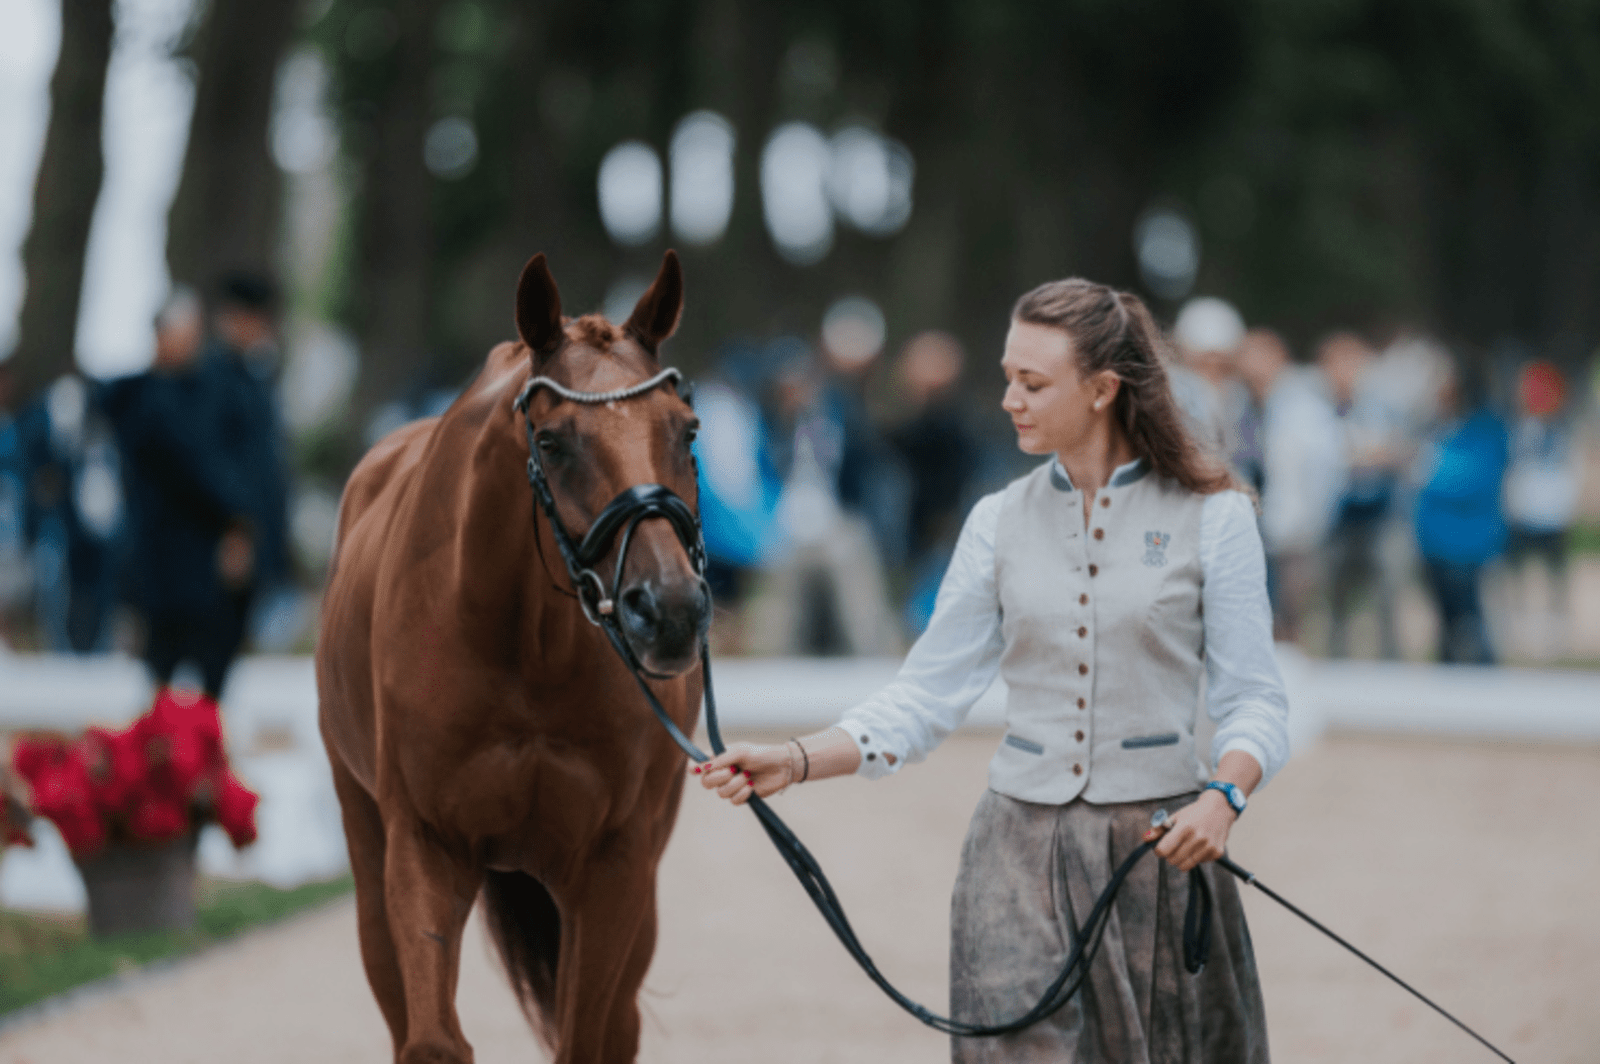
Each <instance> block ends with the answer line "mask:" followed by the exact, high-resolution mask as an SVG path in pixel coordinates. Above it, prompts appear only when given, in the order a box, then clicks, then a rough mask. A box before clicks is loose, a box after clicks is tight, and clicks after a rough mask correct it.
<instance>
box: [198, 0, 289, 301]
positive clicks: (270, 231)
mask: <svg viewBox="0 0 1600 1064" xmlns="http://www.w3.org/2000/svg"><path fill="white" fill-rule="evenodd" d="M299 8H300V4H299V3H298V2H297V0H265V2H263V0H209V2H206V3H205V4H204V14H203V16H202V21H201V23H200V29H199V33H198V35H197V36H196V38H195V41H194V44H193V48H192V52H191V54H192V56H193V58H194V62H195V67H196V83H195V97H194V116H193V118H192V119H191V120H190V123H189V141H188V147H187V148H186V150H185V153H184V160H183V174H182V177H181V178H180V180H179V182H178V191H177V194H176V196H175V197H174V198H173V201H172V210H171V213H170V214H169V215H168V221H167V265H168V268H169V269H170V270H171V272H172V276H173V278H174V279H176V280H178V281H183V282H186V283H189V284H192V285H195V286H197V287H204V286H208V285H210V284H211V283H212V282H213V281H214V279H215V278H216V277H217V275H218V274H220V273H221V272H223V271H224V270H228V269H236V268H239V269H250V270H255V271H258V272H266V273H270V272H272V268H273V266H274V265H275V264H276V262H277V257H278V245H279V209H280V204H281V199H282V188H283V179H282V175H281V174H280V173H279V171H278V167H277V166H276V165H275V164H274V162H273V158H272V152H271V149H270V146H269V143H268V129H269V125H270V123H271V120H272V104H273V87H274V84H275V81H276V77H277V73H278V66H279V63H280V62H281V61H282V59H283V54H284V50H285V48H287V47H288V44H289V41H290V39H291V37H292V36H293V33H294V29H295V16H296V12H297V11H298V10H299Z"/></svg>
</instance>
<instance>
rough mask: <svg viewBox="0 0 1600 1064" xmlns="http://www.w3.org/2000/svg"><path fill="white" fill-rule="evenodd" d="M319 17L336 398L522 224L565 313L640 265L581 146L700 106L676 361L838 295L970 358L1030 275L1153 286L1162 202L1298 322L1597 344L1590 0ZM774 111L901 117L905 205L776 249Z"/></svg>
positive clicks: (504, 303)
mask: <svg viewBox="0 0 1600 1064" xmlns="http://www.w3.org/2000/svg"><path fill="white" fill-rule="evenodd" d="M405 5H410V6H405ZM323 24H324V25H325V26H336V27H337V28H336V29H335V30H332V31H329V32H327V33H324V34H323V40H324V47H325V48H327V49H328V53H329V55H330V58H331V60H332V62H333V63H334V66H335V68H336V70H337V72H338V78H339V81H340V83H341V85H342V86H343V92H342V94H341V102H340V107H341V110H342V112H343V114H344V116H345V123H346V129H347V131H348V132H349V134H350V135H349V136H347V140H346V143H347V150H348V153H349V156H350V158H352V159H353V160H354V161H356V163H357V169H358V171H359V172H360V174H361V175H363V176H362V179H361V181H360V182H359V188H358V191H357V200H358V202H359V204H360V206H359V211H360V217H361V219H362V226H361V229H362V232H363V233H365V234H367V235H366V236H365V237H363V243H362V244H361V248H362V250H361V252H360V253H359V254H358V255H357V256H356V257H355V259H354V260H353V262H352V268H351V274H352V277H351V284H350V286H349V297H350V299H349V302H348V306H349V307H350V313H349V315H348V317H349V319H350V320H351V321H352V322H353V323H355V324H357V326H358V328H359V330H360V333H361V336H362V338H363V367H364V368H363V384H362V386H361V389H362V390H361V395H362V396H363V398H362V399H361V400H360V401H359V402H358V410H365V409H369V408H370V406H371V404H372V403H374V402H377V401H381V399H383V398H386V397H389V396H391V395H393V394H394V393H395V392H396V391H397V390H398V389H400V388H402V387H405V386H407V385H408V384H410V385H414V384H415V383H416V382H418V381H421V380H428V381H430V382H437V383H444V382H448V381H452V380H460V379H461V378H462V377H463V376H464V374H465V373H467V372H469V371H470V369H471V367H474V366H476V365H478V364H479V362H480V361H481V359H482V357H483V352H484V351H485V349H486V348H487V347H488V346H489V344H491V343H492V342H494V341H496V340H499V339H504V338H507V337H509V336H510V335H511V327H510V320H509V310H508V308H509V302H510V292H511V289H512V285H513V284H514V278H515V276H516V271H517V269H518V268H519V267H520V266H521V264H522V262H523V261H524V260H525V259H526V258H527V256H528V255H529V254H531V253H532V252H534V251H540V250H542V251H545V252H547V253H548V254H549V255H550V257H551V262H552V266H553V268H554V270H555V272H556V274H557V276H558V278H559V279H560V281H561V284H562V289H563V295H564V296H566V297H567V298H568V309H569V310H570V311H572V312H574V313H581V312H582V311H584V310H588V309H592V308H593V307H595V306H596V305H597V304H598V303H599V302H600V300H601V297H602V295H603V293H605V291H606V290H607V288H608V287H609V286H611V285H612V284H613V283H615V282H617V281H618V280H619V279H623V278H626V277H629V276H640V277H646V278H647V277H648V276H649V275H650V274H651V273H652V272H653V270H654V268H655V264H656V262H657V261H658V260H659V256H660V254H661V251H662V249H663V248H664V247H666V246H668V245H669V244H674V243H677V241H675V240H674V238H673V237H672V235H671V230H670V227H669V226H668V225H667V224H666V222H665V221H664V223H663V227H662V231H661V233H660V235H659V236H657V237H656V238H655V239H653V240H652V241H650V242H649V243H647V244H646V245H645V246H642V247H637V248H633V247H630V248H623V247H618V246H616V245H614V244H613V243H612V242H611V241H610V240H609V239H608V238H607V237H606V235H605V232H604V230H603V228H602V226H601V224H600V220H599V216H598V210H597V203H596V173H597V168H598V165H599V162H600V159H601V158H602V156H603V155H604V154H605V152H606V151H607V150H608V149H609V148H611V147H612V146H613V145H615V144H616V143H618V142H619V141H621V140H624V139H640V140H643V141H645V142H646V143H648V144H650V145H651V146H652V147H654V148H655V149H656V150H657V151H658V152H660V153H661V154H662V156H663V161H664V162H667V161H668V160H667V159H666V155H667V148H668V145H669V142H670V138H671V135H672V131H673V129H674V127H675V125H676V124H677V122H678V121H679V120H680V119H681V118H682V117H683V116H684V115H686V114H687V113H689V112H691V111H693V110H696V109H699V108H709V109H712V110H715V111H717V112H719V113H721V114H722V115H724V116H725V117H727V118H728V119H729V121H730V122H731V124H732V125H733V127H734V129H735V134H736V137H737V149H736V155H735V200H734V206H733V214H732V217H731V219H730V222H729V225H728V229H727V231H726V233H725V235H724V236H723V237H722V238H721V240H720V241H719V242H717V243H716V244H714V245H712V246H710V247H704V248H696V247H687V248H685V247H680V251H681V252H683V254H684V257H685V264H686V267H687V272H688V283H689V300H688V303H687V307H686V312H685V317H684V321H683V325H682V328H681V330H680V333H679V337H678V339H677V340H676V341H675V343H674V348H673V354H672V357H673V358H674V359H675V360H677V361H678V362H679V363H680V364H685V365H687V366H689V367H690V368H691V369H701V368H704V367H705V366H707V365H708V364H709V362H710V361H711V360H712V359H713V358H714V356H715V352H714V346H715V345H716V344H718V343H720V342H721V341H723V340H724V339H726V338H729V337H731V336H736V335H740V334H744V335H751V336H755V337H765V336H770V335H773V334H774V333H776V332H779V331H796V332H800V333H802V334H812V333H814V331H815V329H816V327H817V323H818V320H819V319H820V316H821V313H822V311H823V309H824V307H825V306H826V305H827V303H828V302H829V301H830V300H832V299H833V298H836V297H837V296H839V295H842V294H845V293H847V292H861V293H864V294H867V295H870V296H872V297H873V298H875V299H877V300H878V301H879V302H880V303H881V304H882V305H883V306H884V308H885V310H886V311H887V313H888V319H889V322H890V336H889V343H890V346H891V347H893V346H895V345H897V344H898V343H899V342H900V340H901V339H903V338H904V337H905V336H907V335H908V334H909V333H911V332H913V331H915V330H917V329H920V328H924V327H928V326H941V327H944V328H948V329H951V330H953V331H955V332H956V333H957V335H959V336H960V337H961V338H962V340H963V341H964V342H965V343H966V344H967V345H968V347H969V348H970V349H972V350H973V351H974V352H975V353H976V354H977V355H978V357H977V358H975V359H974V364H975V366H977V367H980V368H978V369H977V370H976V372H977V373H979V374H992V373H994V372H995V370H994V369H993V367H992V362H993V359H992V358H991V357H989V356H991V355H992V354H993V353H995V352H996V351H998V348H999V345H1000V342H1001V338H1002V336H1003V332H1004V329H1005V324H1006V314H1007V311H1008V309H1009V306H1010V304H1011V301H1012V300H1013V299H1014V298H1015V297H1016V295H1017V294H1018V293H1019V292H1021V291H1023V290H1024V289H1026V288H1028V287H1030V286H1031V285H1034V284H1037V283H1039V282H1040V281H1043V280H1046V279H1048V278H1051V277H1059V276H1065V275H1069V274H1080V275H1084V276H1089V277H1093V278H1095V279H1097V280H1102V281H1105V282H1108V283H1111V284H1115V285H1118V286H1121V287H1128V288H1133V289H1136V290H1144V283H1143V281H1142V279H1141V275H1140V271H1139V266H1138V262H1137V257H1136V255H1135V251H1134V246H1133V243H1134V240H1133V231H1134V228H1135V225H1136V223H1137V222H1138V220H1139V218H1140V217H1141V216H1142V215H1143V214H1144V213H1145V212H1146V211H1148V210H1150V209H1152V208H1153V207H1156V206H1165V207H1168V208H1171V209H1173V210H1176V211H1177V212H1178V213H1180V214H1182V215H1184V216H1186V217H1188V218H1190V219H1192V220H1193V222H1194V223H1195V225H1196V226H1197V229H1198V233H1199V237H1200V241H1201V252H1202V254H1201V266H1200V272H1199V276H1198V279H1197V284H1196V287H1195V291H1196V292H1198V293H1207V294H1219V295H1224V296H1227V297H1229V298H1231V299H1233V300H1235V301H1236V302H1237V303H1239V304H1240V306H1241V308H1242V309H1243V310H1244V311H1245V313H1246V315H1247V317H1249V318H1250V320H1252V321H1262V322H1270V323H1273V324H1276V325H1278V326H1280V327H1281V328H1283V329H1284V330H1285V331H1286V332H1287V333H1288V334H1289V336H1290V338H1291V339H1292V340H1293V341H1294V342H1296V343H1297V344H1298V345H1300V346H1302V347H1304V346H1306V345H1308V344H1309V343H1310V342H1311V341H1312V340H1313V339H1315V337H1316V336H1317V335H1318V334H1319V333H1321V332H1322V331H1324V330H1327V329H1330V328H1333V327H1335V326H1355V327H1358V328H1363V327H1364V328H1368V329H1371V330H1374V331H1381V330H1383V329H1386V328H1389V327H1392V326H1397V325H1401V324H1412V325H1418V326H1422V327H1426V328H1432V329H1435V330H1437V331H1439V332H1440V333H1442V334H1443V335H1444V336H1446V338H1448V339H1450V340H1452V341H1454V342H1456V343H1457V344H1458V345H1461V346H1464V347H1470V348H1475V349H1486V348H1488V347H1489V346H1491V345H1493V344H1495V343H1497V342H1499V341H1500V340H1502V339H1506V338H1515V339H1518V340H1520V341H1521V342H1523V343H1526V344H1529V345H1534V346H1538V347H1541V348H1544V349H1555V348H1559V349H1561V350H1569V351H1572V352H1579V351H1583V352H1587V351H1590V350H1592V349H1593V346H1594V344H1595V342H1596V340H1597V339H1600V306H1597V305H1596V301H1595V300H1594V299H1593V298H1592V293H1593V292H1594V291H1596V290H1600V173H1597V170H1600V0H1524V2H1521V3H1518V4H1515V5H1509V6H1507V5H1483V4H1479V5H1462V4H1458V3H1454V2H1451V0H1347V2H1341V3H1336V4H1335V3H1311V4H1296V5H1282V4H1272V3H1269V2H1267V0H1067V2H1064V3H1061V4H1057V5H1053V6H1046V7H1040V6H1039V5H1037V4H1031V3H1024V2H1023V0H926V2H923V3H908V2H906V0H805V2H801V0H767V2H763V3H760V4H757V3H753V2H752V0H606V2H596V3H588V4H581V5H552V4H537V5H529V4H522V3H517V2H514V0H437V2H434V3H427V2H425V0H333V4H332V8H331V11H330V15H329V16H328V17H327V18H325V19H324V20H323ZM430 26H431V29H429V28H428V27H430ZM374 42H376V43H374ZM385 42H387V43H385ZM405 42H410V43H405ZM402 68H403V69H404V70H405V71H407V73H406V74H405V75H404V76H403V77H402V76H401V74H400V71H401V70H402ZM446 117H454V118H457V119H459V120H461V121H462V122H464V123H466V124H467V125H469V126H470V128H471V129H472V130H473V131H474V133H475V135H476V155H475V159H474V162H473V163H472V164H470V165H467V166H466V167H464V168H463V169H461V170H460V171H459V172H451V173H438V174H434V175H430V174H428V173H427V171H426V169H425V168H424V167H422V165H421V163H420V149H419V147H418V145H419V144H420V143H421V142H422V141H423V140H425V138H426V131H427V129H428V128H430V126H431V123H433V122H434V121H437V120H438V119H441V118H446ZM791 120H801V121H806V122H811V123H813V124H815V125H817V126H818V127H819V128H820V129H821V130H822V131H823V132H824V133H830V132H832V131H833V130H835V129H837V128H839V127H840V126H841V125H842V124H844V123H846V122H863V123H865V124H867V125H869V126H871V127H875V128H877V129H879V130H881V131H882V132H884V133H885V134H887V135H888V136H891V137H893V138H895V139H897V140H899V141H901V142H903V143H904V144H906V145H907V146H908V147H909V148H910V150H911V152H912V154H913V156H914V158H915V160H916V167H917V170H916V181H915V187H914V199H915V209H914V211H913V214H912V216H911V220H910V223H909V225H908V226H907V227H906V228H905V229H904V230H903V231H902V232H901V233H899V234H898V235H896V236H894V237H892V238H888V239H884V238H878V237H872V236H868V235H865V234H862V233H859V232H856V231H854V230H851V229H849V228H848V227H846V226H840V227H838V229H837V231H836V234H835V242H834V246H833V249H832V251H831V252H830V253H829V255H828V257H827V258H826V259H825V260H824V261H823V262H822V263H820V264H818V265H815V266H809V267H797V266H794V265H791V264H789V263H787V262H785V261H784V260H783V259H782V258H781V257H780V256H779V255H778V254H777V253H776V250H775V248H774V247H773V244H772V241H771V239H770V237H769V236H768V234H767V231H766V227H765V224H764V220H763V212H762V202H761V192H760V180H759V174H760V160H761V153H762V149H763V147H764V146H765V144H766V141H767V138H768V137H769V135H770V134H771V132H772V131H773V130H774V129H775V128H776V127H777V126H778V125H779V124H781V123H783V122H786V121H791ZM402 144H404V145H405V146H404V147H402V146H401V145H402ZM669 193H670V174H669ZM1146 294H1149V293H1148V292H1147V293H1146ZM1152 302H1153V303H1154V305H1155V306H1156V309H1157V310H1158V312H1159V313H1162V314H1165V315H1170V314H1171V313H1172V312H1173V311H1174V310H1175V309H1176V306H1175V303H1173V302H1167V301H1163V300H1162V299H1159V298H1154V297H1152ZM380 306H381V307H386V308H388V309H386V310H383V311H382V312H380V311H379V308H380Z"/></svg>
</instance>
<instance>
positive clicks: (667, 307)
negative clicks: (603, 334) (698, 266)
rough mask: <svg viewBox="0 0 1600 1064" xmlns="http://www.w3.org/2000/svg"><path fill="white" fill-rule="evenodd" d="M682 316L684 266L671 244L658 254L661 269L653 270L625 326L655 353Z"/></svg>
mask: <svg viewBox="0 0 1600 1064" xmlns="http://www.w3.org/2000/svg"><path fill="white" fill-rule="evenodd" d="M682 316H683V266H682V265H681V264H680V263H679V262H678V253H677V252H676V251H673V250H672V249H671V248H668V249H667V253H666V254H665V255H664V256H662V258H661V270H660V272H658V273H657V274H656V279H655V283H654V284H652V285H651V286H650V290H649V291H647V292H645V294H644V295H642V296H640V297H639V303H638V305H637V306H635V307H634V308H633V315H632V316H631V317H629V318H628V324H627V330H628V332H630V333H632V334H633V337H634V339H636V340H638V341H639V342H640V343H641V344H643V345H644V347H645V350H647V351H649V352H650V353H651V354H655V352H656V348H658V347H660V346H661V341H663V340H665V339H666V338H667V337H669V336H671V335H672V334H673V333H674V332H675V331H676V330H677V328H678V319H679V318H680V317H682Z"/></svg>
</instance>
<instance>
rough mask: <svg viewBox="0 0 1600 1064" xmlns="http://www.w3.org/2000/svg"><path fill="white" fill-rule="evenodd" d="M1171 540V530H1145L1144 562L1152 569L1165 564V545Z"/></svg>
mask: <svg viewBox="0 0 1600 1064" xmlns="http://www.w3.org/2000/svg"><path fill="white" fill-rule="evenodd" d="M1171 542H1172V533H1171V532H1146V533H1145V534H1144V563H1145V564H1146V565H1148V566H1150V567H1151V568H1152V569H1155V568H1159V567H1160V566H1163V565H1165V564H1167V545H1168V544H1170V543H1171Z"/></svg>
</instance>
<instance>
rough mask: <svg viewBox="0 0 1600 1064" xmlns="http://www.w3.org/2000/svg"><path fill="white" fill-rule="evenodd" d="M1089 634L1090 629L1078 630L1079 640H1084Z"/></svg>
mask: <svg viewBox="0 0 1600 1064" xmlns="http://www.w3.org/2000/svg"><path fill="white" fill-rule="evenodd" d="M1088 634H1089V629H1087V628H1079V629H1078V638H1079V639H1082V638H1084V637H1085V636H1087V635H1088Z"/></svg>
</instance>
